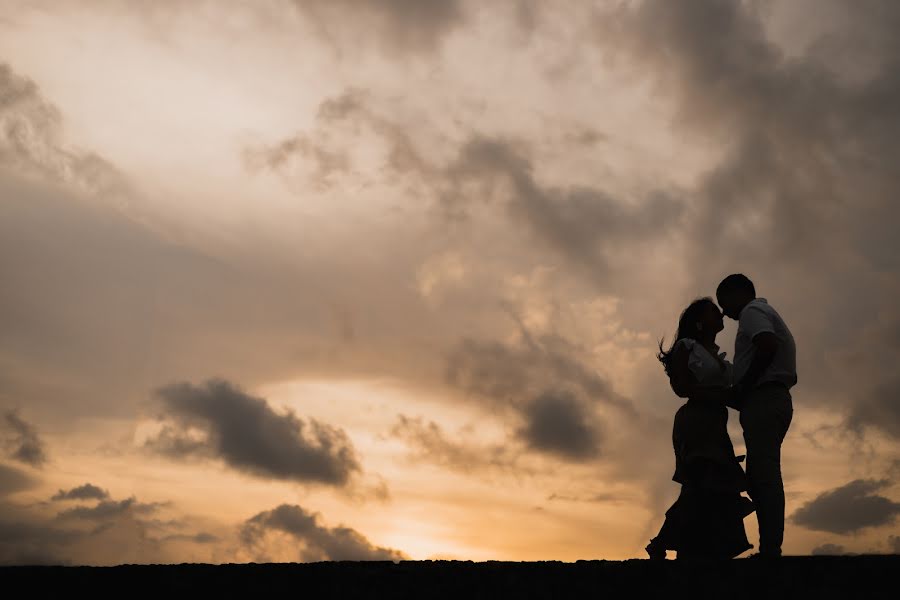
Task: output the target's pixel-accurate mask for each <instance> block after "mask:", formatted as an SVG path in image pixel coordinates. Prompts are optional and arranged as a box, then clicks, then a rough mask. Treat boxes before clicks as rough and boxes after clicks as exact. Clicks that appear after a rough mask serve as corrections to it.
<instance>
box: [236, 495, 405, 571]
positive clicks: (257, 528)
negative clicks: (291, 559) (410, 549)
mask: <svg viewBox="0 0 900 600" xmlns="http://www.w3.org/2000/svg"><path fill="white" fill-rule="evenodd" d="M269 531H275V532H281V533H284V534H287V535H289V536H291V537H292V538H293V539H294V540H296V541H297V542H300V543H301V544H302V546H303V547H302V549H300V551H299V560H300V561H303V562H313V561H322V560H394V561H396V560H404V559H406V558H407V557H406V555H405V554H404V553H403V552H401V551H399V550H394V549H391V548H383V547H380V546H375V545H373V544H372V543H371V542H369V540H367V539H366V538H365V536H363V535H362V534H360V533H359V532H358V531H356V530H355V529H351V528H349V527H344V526H338V527H326V526H323V525H322V524H320V522H319V514H318V513H310V512H307V511H306V510H305V509H303V508H302V507H300V506H297V505H291V504H282V505H280V506H278V507H277V508H274V509H272V510H268V511H264V512H261V513H259V514H257V515H255V516H253V517H251V518H249V519H247V521H245V522H244V524H243V526H242V527H241V540H242V541H243V543H244V544H245V545H246V546H248V547H249V548H251V549H253V550H254V551H256V552H263V553H264V552H265V549H264V541H265V540H264V537H265V534H266V532H269Z"/></svg>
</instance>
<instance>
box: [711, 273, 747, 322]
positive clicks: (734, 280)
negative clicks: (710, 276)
mask: <svg viewBox="0 0 900 600" xmlns="http://www.w3.org/2000/svg"><path fill="white" fill-rule="evenodd" d="M754 298H756V288H755V287H753V282H752V281H750V279H748V278H747V276H746V275H741V274H740V273H735V274H733V275H729V276H728V277H726V278H725V279H723V280H722V283H720V284H719V287H717V288H716V300H718V302H719V306H721V307H722V312H723V313H725V316H726V317H730V318H732V319H734V320H735V321H736V320H737V318H738V316H740V314H741V311H742V310H744V307H745V306H747V303H748V302H750V301H751V300H753V299H754Z"/></svg>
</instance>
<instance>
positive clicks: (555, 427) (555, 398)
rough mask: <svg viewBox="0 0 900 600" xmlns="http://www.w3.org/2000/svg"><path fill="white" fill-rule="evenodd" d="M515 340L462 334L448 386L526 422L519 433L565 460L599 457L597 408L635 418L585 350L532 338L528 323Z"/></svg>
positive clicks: (546, 338)
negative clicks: (488, 339) (590, 363)
mask: <svg viewBox="0 0 900 600" xmlns="http://www.w3.org/2000/svg"><path fill="white" fill-rule="evenodd" d="M521 332H522V342H520V343H519V344H516V345H512V344H505V343H500V342H481V341H477V340H472V339H465V340H463V341H462V342H461V343H459V344H458V345H457V347H456V348H454V349H453V350H452V351H451V352H450V353H449V354H448V358H447V370H446V377H447V381H448V383H450V384H451V385H452V386H454V387H457V388H459V389H460V390H462V391H463V392H464V393H466V394H467V395H468V396H470V397H471V398H473V399H475V400H477V401H479V402H484V403H486V406H488V407H490V408H491V409H493V410H494V411H496V412H501V413H505V412H508V411H512V412H513V413H515V414H516V415H517V416H518V418H519V419H520V420H521V421H523V422H524V425H523V426H522V427H520V429H519V430H518V433H517V435H518V437H519V439H520V440H522V441H524V442H525V443H526V444H527V445H528V446H529V447H530V448H532V449H533V450H537V451H540V452H545V453H549V454H552V455H556V456H557V457H560V458H564V459H567V460H574V461H580V460H585V459H588V458H593V457H596V456H599V454H600V450H601V446H602V435H601V433H600V432H601V424H602V422H603V421H602V418H601V416H600V415H598V414H597V409H598V408H599V409H603V411H604V412H606V413H607V414H609V412H610V411H614V412H617V413H618V416H625V417H627V418H629V419H631V418H634V417H636V416H637V411H636V410H635V409H634V407H633V405H632V404H631V402H630V401H629V400H628V399H626V398H623V397H621V396H620V395H619V394H617V393H616V392H615V391H614V390H613V389H612V386H610V385H609V383H608V382H607V381H606V380H605V379H604V378H603V377H602V376H600V375H599V373H598V372H597V371H596V370H595V369H593V368H591V367H589V366H588V364H587V363H586V362H585V361H584V359H583V358H582V357H583V354H584V352H583V350H582V349H581V348H579V347H578V346H576V345H574V344H572V343H570V342H569V341H567V340H566V339H564V338H562V337H561V336H559V335H555V334H550V335H542V336H538V337H534V336H532V335H531V334H530V332H528V331H527V330H526V329H524V327H523V328H522V329H521Z"/></svg>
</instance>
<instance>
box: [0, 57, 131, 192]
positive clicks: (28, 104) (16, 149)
mask: <svg viewBox="0 0 900 600" xmlns="http://www.w3.org/2000/svg"><path fill="white" fill-rule="evenodd" d="M61 133H62V115H61V114H60V112H59V110H58V109H57V108H56V107H55V106H54V105H53V104H51V103H50V102H48V101H47V100H46V99H44V97H43V95H42V94H41V91H40V88H38V86H37V85H36V84H35V83H34V82H33V81H31V80H30V79H27V78H25V77H22V76H20V75H18V74H16V73H15V72H14V71H13V69H12V68H11V67H10V66H9V65H8V64H6V63H0V167H6V168H11V169H12V170H14V171H17V172H23V173H30V174H37V175H41V176H44V177H47V178H49V179H50V180H52V181H55V182H60V183H66V184H69V185H72V186H74V187H75V188H77V189H79V190H81V191H87V192H92V193H102V194H107V195H109V194H112V195H117V196H121V195H123V194H124V193H125V192H126V191H127V189H128V186H127V184H126V182H125V178H124V177H123V176H122V175H121V174H120V173H119V172H118V170H117V169H116V168H115V167H113V166H112V165H111V164H110V163H109V162H107V161H106V160H104V159H103V158H102V157H100V156H98V155H96V154H94V153H92V152H83V151H80V150H76V149H70V148H67V147H65V146H64V145H63V144H62V142H61V138H62V135H61Z"/></svg>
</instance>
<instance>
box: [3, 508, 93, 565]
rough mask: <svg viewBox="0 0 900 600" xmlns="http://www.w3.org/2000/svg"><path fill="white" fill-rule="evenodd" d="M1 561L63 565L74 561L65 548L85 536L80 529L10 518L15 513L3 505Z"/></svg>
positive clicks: (13, 563) (7, 562)
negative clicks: (67, 554) (10, 514)
mask: <svg viewBox="0 0 900 600" xmlns="http://www.w3.org/2000/svg"><path fill="white" fill-rule="evenodd" d="M0 508H2V509H3V514H4V516H3V517H2V518H0V564H3V565H60V564H68V563H70V562H71V561H70V560H69V559H67V558H66V557H65V554H64V549H65V548H67V547H69V546H71V544H73V543H75V542H77V541H78V540H80V539H82V538H83V537H84V535H85V534H84V533H83V532H80V531H72V530H65V529H60V528H58V527H54V526H52V525H49V524H47V523H46V522H41V521H37V520H33V519H27V518H19V519H15V518H13V519H10V518H8V516H7V515H8V514H9V513H10V512H11V511H9V510H8V507H6V506H0Z"/></svg>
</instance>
